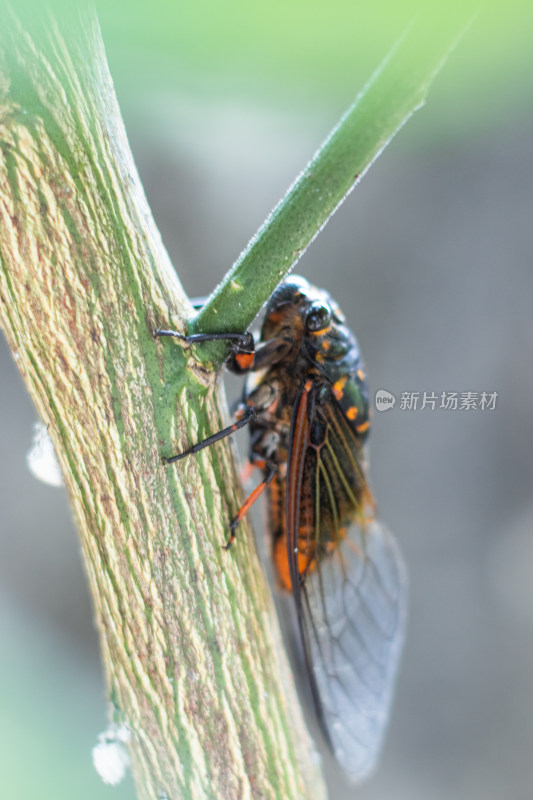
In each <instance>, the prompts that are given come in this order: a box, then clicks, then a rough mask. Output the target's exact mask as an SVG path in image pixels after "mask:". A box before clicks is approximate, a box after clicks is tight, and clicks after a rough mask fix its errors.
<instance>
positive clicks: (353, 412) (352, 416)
mask: <svg viewBox="0 0 533 800" xmlns="http://www.w3.org/2000/svg"><path fill="white" fill-rule="evenodd" d="M357 413H358V411H357V406H350V408H349V409H348V411H347V412H346V416H347V417H348V419H349V420H351V421H352V422H353V420H354V419H355V418H356V416H357Z"/></svg>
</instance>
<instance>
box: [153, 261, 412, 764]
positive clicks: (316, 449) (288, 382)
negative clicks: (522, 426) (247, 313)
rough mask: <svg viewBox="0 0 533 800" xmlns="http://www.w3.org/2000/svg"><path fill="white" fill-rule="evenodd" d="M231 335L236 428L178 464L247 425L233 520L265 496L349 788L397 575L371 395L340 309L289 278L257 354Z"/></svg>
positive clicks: (379, 700) (386, 702)
mask: <svg viewBox="0 0 533 800" xmlns="http://www.w3.org/2000/svg"><path fill="white" fill-rule="evenodd" d="M157 333H158V334H159V335H176V336H178V337H179V338H181V339H185V340H186V341H188V342H189V343H195V342H201V341H209V340H211V339H228V340H229V341H231V342H232V349H231V352H230V355H229V357H228V359H227V362H226V363H227V366H228V367H229V369H231V370H232V371H234V372H237V373H248V379H247V382H246V386H245V389H244V393H243V399H242V402H241V404H240V406H239V408H238V411H237V414H236V422H235V423H234V424H233V425H230V426H229V427H228V428H225V429H224V430H222V431H219V432H218V433H215V434H214V435H213V436H210V437H209V438H208V439H205V440H204V441H202V442H199V443H198V444H196V445H194V446H193V447H191V448H190V449H189V450H187V451H185V452H184V453H180V454H178V455H176V456H173V457H172V458H168V459H165V460H166V461H167V463H170V462H174V461H178V460H179V459H181V458H183V457H184V456H186V455H190V454H191V453H195V452H198V451H199V450H201V449H202V448H204V447H206V446H209V445H210V444H213V443H214V442H215V441H218V440H219V439H221V438H223V437H225V436H228V435H230V434H231V433H232V432H233V431H235V430H237V429H238V428H241V427H243V426H244V425H247V424H248V425H249V428H250V451H249V458H250V462H251V463H252V464H253V465H256V466H258V467H259V468H260V469H262V471H263V480H262V481H261V483H260V484H259V485H258V486H257V488H256V489H255V490H254V491H253V492H252V494H251V495H250V496H249V497H248V498H247V500H246V501H245V502H244V504H243V506H242V507H241V508H240V510H239V512H238V513H237V515H236V516H235V518H234V519H233V521H232V522H231V525H230V527H231V537H230V539H229V542H228V544H227V545H226V547H227V548H229V546H230V545H231V544H232V542H233V541H234V538H235V528H236V527H237V525H238V524H239V522H240V521H241V519H242V518H243V516H244V514H245V513H246V511H247V510H248V509H249V508H250V506H251V505H252V503H253V502H254V501H255V500H256V499H257V497H258V496H259V495H260V494H261V493H262V492H263V491H264V490H265V489H267V496H268V509H269V529H270V535H271V541H272V555H273V560H274V564H275V566H276V571H277V575H278V579H279V584H280V586H281V587H282V588H283V589H285V590H287V591H290V592H292V595H293V597H294V601H295V605H296V614H297V618H298V626H299V631H300V636H301V644H302V650H303V654H304V659H305V664H306V667H307V672H308V675H309V680H310V685H311V690H312V695H313V699H314V703H315V706H316V710H317V714H318V717H319V720H320V722H321V726H322V729H323V731H324V733H325V735H326V738H327V739H328V741H329V744H330V746H331V748H332V750H333V752H334V754H335V756H336V758H337V759H338V761H339V762H340V763H341V764H342V766H343V767H344V769H345V770H346V772H347V773H348V774H349V775H350V776H351V777H352V779H354V780H360V779H362V778H364V777H366V775H367V774H368V773H369V772H371V770H372V768H373V767H374V764H375V762H376V759H377V756H378V753H379V749H380V746H381V742H382V738H383V733H384V730H385V727H386V723H387V719H388V714H389V707H390V702H391V697H392V690H393V684H394V677H395V673H396V668H397V663H398V658H399V653H400V650H401V644H402V639H403V627H404V618H405V598H406V591H405V585H406V584H405V574H404V568H403V563H402V560H401V556H400V554H399V551H398V548H397V545H396V543H395V541H394V539H393V537H392V535H391V534H390V533H389V532H388V531H387V529H386V528H385V527H384V526H383V525H381V524H380V523H379V522H378V521H377V520H376V519H375V513H374V503H373V500H372V496H371V493H370V490H369V488H368V484H367V479H366V474H365V459H364V452H363V445H364V442H365V439H366V437H367V435H368V430H369V419H368V412H369V408H368V388H367V384H366V379H365V374H364V371H363V366H362V361H361V356H360V352H359V346H358V343H357V340H356V338H355V336H354V335H353V334H352V333H351V331H350V330H349V329H348V327H347V326H346V324H345V318H344V316H343V314H342V312H341V311H340V309H339V307H338V305H337V303H336V302H335V301H334V300H333V299H332V298H331V296H330V295H329V294H327V293H326V292H325V291H322V290H320V289H317V288H316V287H314V286H312V285H310V284H309V283H308V282H307V281H306V280H305V279H304V278H300V277H298V276H292V277H291V278H289V279H288V280H287V281H286V282H285V283H283V284H281V285H280V286H279V287H278V289H277V290H276V291H275V292H274V294H273V295H272V297H271V299H270V301H269V303H268V305H267V307H266V312H265V317H264V322H263V326H262V329H261V335H260V339H259V342H258V344H257V346H256V345H255V344H254V340H253V337H252V336H251V334H248V333H244V334H229V335H225V334H215V335H210V334H199V335H192V336H190V337H183V336H182V335H180V334H175V333H174V332H172V331H158V332H157Z"/></svg>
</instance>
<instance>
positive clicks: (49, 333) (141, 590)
mask: <svg viewBox="0 0 533 800" xmlns="http://www.w3.org/2000/svg"><path fill="white" fill-rule="evenodd" d="M74 5H75V4H74ZM0 15H1V17H0V18H1V20H2V25H1V27H0V321H1V324H2V327H3V328H4V331H5V333H6V336H7V339H8V342H9V344H10V347H11V350H12V352H13V354H14V357H15V359H16V362H17V365H18V367H19V369H20V371H21V373H22V375H23V377H24V380H25V382H26V385H27V387H28V389H29V391H30V393H31V395H32V397H33V399H34V401H35V404H36V406H37V409H38V411H39V413H40V415H41V417H42V419H43V421H44V422H45V423H46V424H47V425H48V427H49V431H50V435H51V437H52V440H53V442H54V445H55V448H56V452H57V456H58V459H59V462H60V464H61V467H62V471H63V474H64V478H65V484H66V487H67V491H68V493H69V496H70V500H71V504H72V507H73V509H74V513H75V516H76V520H77V523H78V528H79V533H80V540H81V546H82V552H83V556H84V562H85V567H86V571H87V576H88V580H89V585H90V589H91V594H92V598H93V603H94V612H95V617H96V621H97V626H98V631H99V635H100V643H101V648H102V657H103V662H104V667H105V672H106V677H107V684H108V690H109V696H110V699H111V704H112V710H113V720H114V722H116V723H118V724H125V725H126V726H127V727H128V728H129V730H130V731H131V741H130V744H129V748H130V755H131V762H132V769H133V774H134V779H135V784H136V789H137V793H138V797H139V798H142V800H148V798H150V800H162V798H169V800H177V798H185V799H186V800H204V799H205V798H206V797H220V798H228V800H233V799H234V798H235V800H237V798H270V800H274V798H278V797H283V798H294V800H296V798H313V800H315V798H317V797H321V796H323V784H322V783H321V779H320V775H319V774H318V773H317V770H316V767H314V766H313V761H312V754H313V746H312V744H311V742H310V739H309V735H308V733H307V732H306V729H305V727H304V724H303V720H302V716H301V712H300V710H299V705H298V700H297V697H296V693H295V688H294V685H293V681H292V676H291V674H290V671H289V669H288V666H287V662H286V659H285V656H284V653H283V647H282V645H281V638H280V634H279V629H278V625H277V620H276V616H275V612H274V609H273V604H272V599H271V596H270V594H269V591H268V587H267V586H266V583H265V579H264V576H263V573H262V570H261V566H260V564H259V561H258V558H257V555H256V552H255V549H254V544H253V538H252V537H251V535H250V531H249V528H248V527H247V526H246V525H243V526H242V529H240V530H239V539H238V543H237V544H236V546H235V547H234V548H233V550H232V551H231V552H230V553H224V552H223V550H222V547H221V545H222V544H223V543H224V542H225V541H226V539H227V536H228V531H227V521H228V520H230V519H231V518H232V517H233V515H234V514H235V512H236V509H237V508H238V505H239V499H238V498H237V497H236V496H235V489H234V487H236V486H238V478H237V472H236V467H235V464H234V460H233V458H232V455H231V449H230V445H229V444H228V442H227V441H226V442H221V443H219V444H218V445H216V446H215V447H212V448H209V451H207V450H206V451H204V452H203V453H201V454H200V455H198V456H196V457H191V458H190V459H187V460H186V461H184V462H183V463H182V464H179V465H174V466H171V467H165V466H163V465H162V461H161V456H162V454H165V455H168V454H170V453H173V452H177V451H182V450H184V449H185V448H186V447H187V445H188V444H189V443H190V442H191V441H197V440H198V439H200V438H202V437H203V436H205V435H206V433H207V432H208V431H212V430H216V429H219V428H221V427H222V425H223V415H222V412H221V411H220V407H219V398H218V392H217V387H216V375H214V374H213V373H211V372H209V371H206V370H203V369H201V368H199V367H198V365H197V364H196V363H194V362H193V361H192V360H191V357H190V355H191V354H190V348H187V347H184V346H183V345H182V344H178V343H176V342H168V341H166V342H163V341H159V340H156V339H154V337H153V331H154V330H155V329H156V328H167V327H178V328H183V327H184V324H185V319H186V317H187V316H189V315H190V313H191V311H192V309H191V307H190V305H189V303H188V300H187V298H186V297H185V296H184V294H183V291H182V288H181V285H180V283H179V281H178V279H177V277H176V275H175V273H174V271H173V269H172V266H171V264H170V262H169V259H168V256H167V254H166V252H165V250H164V248H163V246H162V243H161V240H160V237H159V234H158V232H157V229H156V227H155V224H154V222H153V219H152V217H151V214H150V211H149V209H148V206H147V203H146V199H145V197H144V193H143V190H142V187H141V185H140V182H139V178H138V175H137V172H136V169H135V166H134V164H133V160H132V157H131V153H130V150H129V147H128V143H127V140H126V136H125V132H124V128H123V124H122V120H121V118H120V114H119V110H118V106H117V103H116V99H115V96H114V92H113V87H112V83H111V79H110V76H109V74H108V70H107V65H106V61H105V55H104V52H103V46H102V42H101V38H100V32H99V28H98V24H97V21H96V19H95V17H94V15H93V14H92V13H89V12H78V11H76V10H75V9H74V10H72V12H71V14H69V13H67V12H66V11H65V10H63V11H62V13H61V14H60V15H55V16H54V15H53V14H51V13H49V12H48V11H45V10H43V9H42V8H40V7H35V8H33V9H32V13H31V15H29V16H28V17H27V18H22V17H21V13H20V10H19V9H17V11H15V10H14V6H11V5H10V4H8V3H1V2H0ZM87 757H89V754H88V756H87Z"/></svg>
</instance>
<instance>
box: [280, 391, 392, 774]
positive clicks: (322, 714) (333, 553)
mask: <svg viewBox="0 0 533 800" xmlns="http://www.w3.org/2000/svg"><path fill="white" fill-rule="evenodd" d="M361 459H362V448H361V445H360V443H359V442H358V441H357V438H356V437H355V436H354V434H353V433H352V431H351V428H350V426H349V424H347V422H346V420H345V418H344V417H343V415H342V412H341V410H340V408H339V407H338V406H337V404H336V403H335V401H334V399H333V398H326V399H325V400H324V398H322V400H320V399H319V389H318V388H317V387H309V385H308V386H307V387H306V388H305V389H304V390H303V392H302V393H301V395H300V396H299V398H298V401H297V403H296V404H295V407H294V412H293V419H292V430H291V448H290V453H289V463H288V477H287V509H286V512H287V517H286V519H287V554H288V559H289V567H290V572H291V582H292V588H293V594H294V598H295V601H296V611H297V616H298V624H299V628H300V634H301V641H302V648H303V653H304V658H305V662H306V667H307V671H308V674H309V680H310V684H311V689H312V693H313V698H314V701H315V705H316V708H317V712H318V716H319V719H320V721H321V724H322V728H323V730H324V733H325V735H326V737H327V738H328V740H329V743H330V745H331V748H332V750H333V752H334V754H335V756H336V758H337V760H338V761H339V762H340V763H341V765H342V766H343V767H344V769H345V770H346V772H347V773H348V775H349V776H350V777H351V778H352V780H354V781H356V780H362V779H363V778H365V777H366V776H367V775H368V774H369V773H370V772H371V771H372V769H373V767H374V765H375V763H376V760H377V757H378V755H379V750H380V747H381V743H382V739H383V735H384V732H385V728H386V725H387V720H388V717H389V709H390V705H391V699H392V693H393V688H394V679H395V674H396V670H397V665H398V660H399V655H400V650H401V646H402V641H403V632H404V625H405V609H406V577H405V569H404V566H403V561H402V558H401V555H400V552H399V549H398V546H397V544H396V542H395V540H394V538H393V536H392V535H391V534H390V533H389V532H388V531H387V529H386V528H385V527H384V526H383V525H381V524H380V523H379V522H377V521H376V520H375V519H373V518H372V516H371V515H369V516H368V518H366V517H365V513H364V509H363V503H364V502H365V497H366V496H369V492H368V489H367V487H366V480H365V477H364V470H363V466H362V463H361Z"/></svg>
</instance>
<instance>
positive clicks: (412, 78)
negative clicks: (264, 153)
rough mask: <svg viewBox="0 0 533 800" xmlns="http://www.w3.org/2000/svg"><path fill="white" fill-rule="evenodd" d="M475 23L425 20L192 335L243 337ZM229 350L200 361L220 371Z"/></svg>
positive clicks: (466, 9) (253, 244) (213, 349)
mask: <svg viewBox="0 0 533 800" xmlns="http://www.w3.org/2000/svg"><path fill="white" fill-rule="evenodd" d="M471 18H472V7H471V6H469V5H468V3H465V4H464V5H463V6H461V8H455V7H454V6H453V4H452V6H451V7H450V8H449V9H447V10H446V11H445V12H442V13H440V14H436V13H435V11H434V10H426V11H425V12H424V13H422V12H421V13H420V14H419V15H418V16H417V17H416V19H415V20H414V21H413V22H412V24H411V25H410V26H409V28H408V29H407V31H406V32H405V34H404V35H403V36H402V38H401V39H400V41H399V42H398V43H397V44H396V46H395V47H394V49H393V50H392V52H391V53H390V54H389V56H388V57H387V58H386V59H385V61H384V62H383V63H382V64H381V66H380V67H379V69H378V70H377V71H376V72H375V73H374V75H373V76H372V77H371V79H370V81H369V82H368V84H367V85H366V86H365V87H364V89H363V90H362V91H361V93H360V94H359V95H358V97H357V99H356V100H355V102H354V103H353V105H352V106H351V107H350V108H349V109H348V111H347V112H346V113H345V114H344V116H343V117H342V118H341V120H340V121H339V123H338V124H337V126H336V127H335V128H334V130H333V131H332V132H331V134H330V135H329V136H328V138H327V139H326V141H325V142H324V143H323V144H322V146H321V147H320V149H319V150H318V152H317V153H316V155H315V156H314V157H313V158H312V160H311V161H310V162H309V164H308V165H307V166H306V167H305V169H304V170H303V172H302V173H301V174H300V176H299V177H298V179H297V180H296V181H295V182H294V184H293V185H292V186H291V188H290V189H289V190H288V192H287V194H286V195H285V197H283V199H282V200H281V201H280V202H279V203H278V205H277V206H276V208H275V209H274V211H273V212H272V213H271V214H270V215H269V217H268V218H267V219H266V221H265V222H264V224H263V225H262V227H261V228H260V229H259V230H258V232H257V233H256V234H255V236H254V237H253V238H252V239H251V240H250V242H249V244H248V246H247V247H246V249H245V250H244V251H243V252H242V253H241V255H240V256H239V258H238V259H237V261H236V263H235V264H234V266H233V267H232V269H231V270H230V271H229V272H228V274H227V275H226V276H225V278H224V279H223V281H222V282H221V283H220V285H219V286H218V287H217V288H216V290H215V291H214V293H213V294H212V295H211V297H210V298H209V299H208V301H207V303H206V305H205V306H204V307H203V309H202V311H201V312H200V313H199V314H198V315H197V317H195V318H194V319H193V320H191V321H190V323H189V331H190V332H191V333H192V332H202V333H207V332H209V333H220V332H224V331H243V330H245V329H246V328H247V327H248V326H249V325H250V323H251V322H252V320H253V319H254V317H255V316H256V315H257V314H258V313H259V311H260V309H261V307H262V306H263V304H264V303H265V302H266V301H267V299H268V298H269V296H270V295H271V294H272V292H273V291H274V289H275V287H276V286H277V285H278V283H279V282H280V281H281V280H283V278H284V277H285V276H286V275H287V273H288V272H289V270H290V269H291V268H292V267H293V266H294V265H295V264H296V262H297V261H298V260H299V259H300V258H301V256H302V255H303V253H304V252H305V250H306V248H307V247H308V245H309V244H310V243H311V242H312V240H313V239H314V238H315V236H316V235H317V234H318V233H319V232H320V230H321V229H322V227H323V226H324V225H325V224H326V222H327V221H328V219H329V218H330V216H331V215H332V214H333V213H334V212H335V210H336V209H337V208H338V207H339V205H340V204H341V203H342V202H343V200H344V199H345V198H346V197H347V195H348V194H349V193H350V191H351V190H352V189H353V188H354V186H355V185H356V184H357V183H358V182H359V181H360V179H361V178H362V176H363V175H364V174H365V172H366V171H367V169H368V168H369V167H370V166H371V164H372V162H373V161H374V160H375V159H376V157H377V156H378V155H379V154H380V153H381V151H382V150H383V149H384V148H385V147H386V146H387V144H388V143H389V142H390V141H391V139H392V137H393V136H394V134H395V133H397V131H398V130H399V129H400V128H401V127H402V125H403V124H404V123H405V122H406V120H407V119H408V118H409V117H410V116H411V114H413V113H414V112H415V111H416V110H417V109H418V108H420V107H421V106H422V105H423V103H424V101H425V98H426V94H427V91H428V89H429V86H430V84H431V83H432V81H433V79H434V77H435V75H436V74H437V73H438V71H439V69H440V67H441V66H442V64H443V62H444V61H445V59H446V57H447V55H448V54H449V53H450V51H451V50H452V49H453V47H454V45H455V44H456V42H457V40H458V39H459V37H460V36H461V34H462V33H463V32H464V30H465V28H466V27H467V25H468V24H469V21H470V20H471ZM226 352H227V349H226V348H225V346H224V345H220V344H218V343H217V344H212V345H209V346H205V345H204V346H203V347H202V348H198V352H197V357H198V358H199V359H200V360H202V361H204V360H205V361H209V362H211V363H212V364H213V365H216V364H217V363H220V362H221V361H222V360H223V358H224V354H225V353H226Z"/></svg>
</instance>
